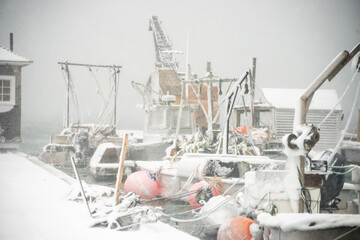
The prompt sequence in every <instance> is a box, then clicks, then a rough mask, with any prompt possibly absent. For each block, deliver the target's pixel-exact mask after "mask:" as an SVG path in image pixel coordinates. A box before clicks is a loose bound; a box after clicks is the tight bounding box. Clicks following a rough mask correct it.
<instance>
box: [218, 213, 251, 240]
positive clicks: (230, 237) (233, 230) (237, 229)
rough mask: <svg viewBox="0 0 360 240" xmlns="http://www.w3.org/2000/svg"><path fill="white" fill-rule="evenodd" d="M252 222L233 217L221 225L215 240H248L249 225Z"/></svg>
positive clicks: (248, 219)
mask: <svg viewBox="0 0 360 240" xmlns="http://www.w3.org/2000/svg"><path fill="white" fill-rule="evenodd" d="M253 223H255V221H254V220H251V219H250V218H245V217H234V218H231V219H230V220H227V221H225V222H224V223H223V224H221V226H220V228H219V231H218V235H217V240H250V239H251V238H252V235H251V233H250V225H251V224H253Z"/></svg>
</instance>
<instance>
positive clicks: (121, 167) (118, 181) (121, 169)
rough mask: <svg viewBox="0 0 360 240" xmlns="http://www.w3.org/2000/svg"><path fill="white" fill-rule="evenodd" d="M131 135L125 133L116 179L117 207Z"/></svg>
mask: <svg viewBox="0 0 360 240" xmlns="http://www.w3.org/2000/svg"><path fill="white" fill-rule="evenodd" d="M128 137H129V135H128V134H127V133H125V136H124V141H123V144H122V148H121V154H120V161H119V170H118V173H117V177H116V187H115V189H116V194H115V205H116V204H118V201H119V197H120V189H121V182H122V177H123V172H124V163H125V155H126V147H127V142H128Z"/></svg>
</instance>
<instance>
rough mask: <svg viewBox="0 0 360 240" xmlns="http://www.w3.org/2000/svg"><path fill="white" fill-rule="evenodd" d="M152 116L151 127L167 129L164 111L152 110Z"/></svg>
mask: <svg viewBox="0 0 360 240" xmlns="http://www.w3.org/2000/svg"><path fill="white" fill-rule="evenodd" d="M149 114H150V118H149V119H150V123H149V126H150V127H165V117H164V114H165V111H164V110H162V109H157V110H152V111H150V112H149Z"/></svg>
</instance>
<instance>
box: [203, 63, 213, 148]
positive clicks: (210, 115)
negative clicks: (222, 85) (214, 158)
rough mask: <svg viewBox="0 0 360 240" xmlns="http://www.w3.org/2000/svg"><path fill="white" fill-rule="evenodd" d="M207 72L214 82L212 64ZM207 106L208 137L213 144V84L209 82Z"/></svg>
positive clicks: (208, 64)
mask: <svg viewBox="0 0 360 240" xmlns="http://www.w3.org/2000/svg"><path fill="white" fill-rule="evenodd" d="M207 72H208V74H209V77H210V81H211V80H212V73H211V62H208V63H207ZM207 104H208V111H207V113H205V112H204V114H207V115H208V117H207V122H208V124H207V127H208V130H207V135H208V137H209V138H210V140H211V142H212V141H213V137H214V135H213V111H212V107H213V106H212V83H211V82H209V83H208V84H207Z"/></svg>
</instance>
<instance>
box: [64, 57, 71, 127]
mask: <svg viewBox="0 0 360 240" xmlns="http://www.w3.org/2000/svg"><path fill="white" fill-rule="evenodd" d="M65 71H66V76H67V91H66V123H65V127H66V128H68V127H69V126H70V71H69V66H68V64H67V63H65Z"/></svg>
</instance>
